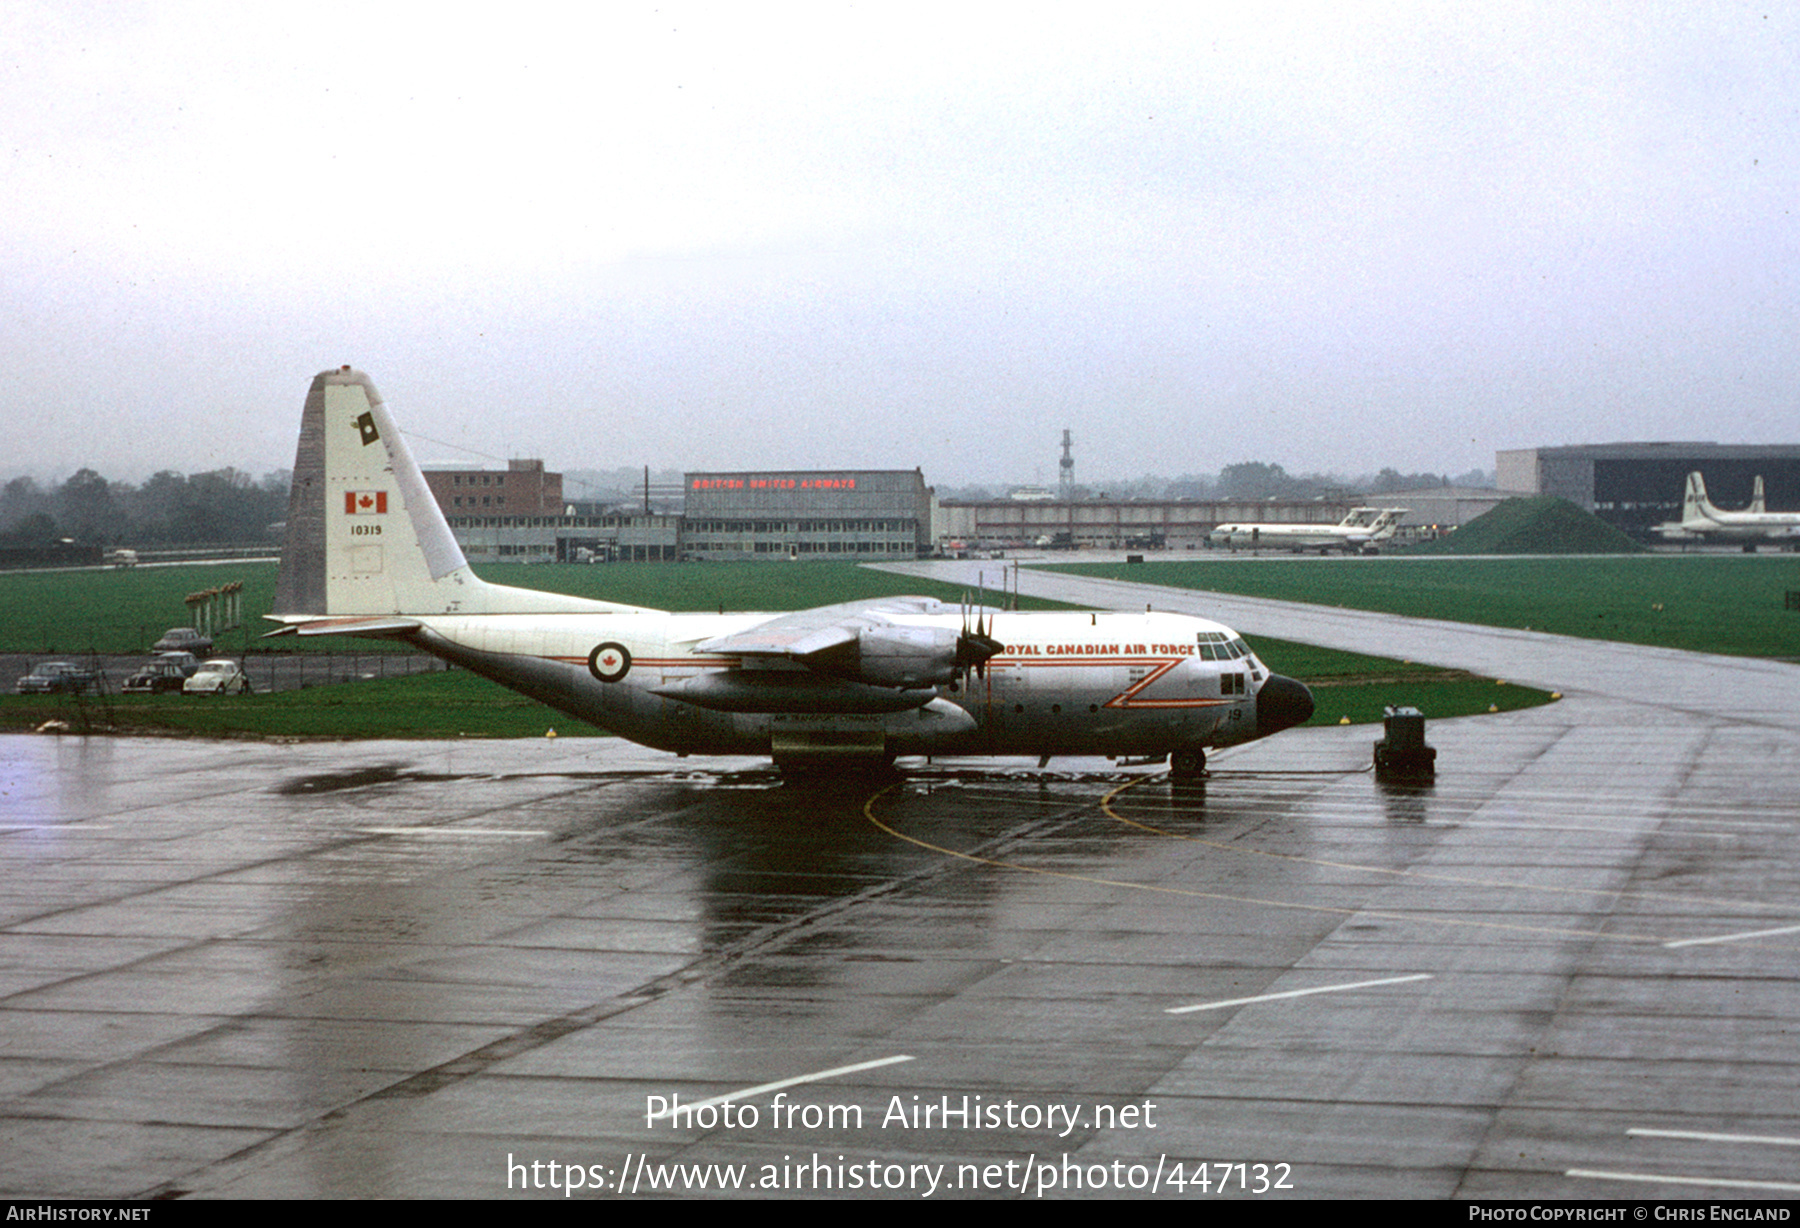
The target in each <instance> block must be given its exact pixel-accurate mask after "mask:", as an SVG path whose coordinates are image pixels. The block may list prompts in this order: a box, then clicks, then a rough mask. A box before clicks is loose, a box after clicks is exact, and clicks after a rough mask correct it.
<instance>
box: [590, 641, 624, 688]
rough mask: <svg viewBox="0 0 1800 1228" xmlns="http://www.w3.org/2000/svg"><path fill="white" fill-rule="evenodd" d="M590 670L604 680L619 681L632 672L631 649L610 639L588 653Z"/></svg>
mask: <svg viewBox="0 0 1800 1228" xmlns="http://www.w3.org/2000/svg"><path fill="white" fill-rule="evenodd" d="M588 672H589V673H590V674H592V675H593V676H594V677H596V678H598V679H599V680H600V681H602V682H617V681H618V680H619V679H621V678H623V677H624V676H625V675H626V674H628V673H630V672H631V650H630V649H628V648H626V647H625V645H623V644H615V643H613V642H612V641H611V640H608V641H607V642H606V643H604V644H600V645H597V646H596V647H595V648H594V651H592V652H590V653H588Z"/></svg>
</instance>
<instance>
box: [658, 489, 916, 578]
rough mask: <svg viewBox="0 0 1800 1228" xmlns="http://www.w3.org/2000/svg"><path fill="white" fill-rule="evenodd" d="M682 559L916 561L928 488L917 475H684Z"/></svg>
mask: <svg viewBox="0 0 1800 1228" xmlns="http://www.w3.org/2000/svg"><path fill="white" fill-rule="evenodd" d="M683 485H684V491H685V499H686V504H685V507H686V514H685V518H684V524H683V531H682V550H683V555H684V557H686V558H692V559H707V560H713V561H719V562H724V561H729V560H733V559H756V558H770V557H775V558H790V559H795V560H806V559H843V558H852V559H856V560H858V561H859V562H865V563H866V562H881V561H894V560H898V559H914V558H918V557H919V556H920V555H922V554H926V553H929V551H930V548H931V506H932V494H931V488H930V487H929V486H927V485H925V478H924V475H923V474H921V473H920V472H919V470H917V469H855V470H850V469H845V470H836V469H833V470H806V471H794V472H765V473H689V474H688V475H687V476H686V480H685V482H684V484H683Z"/></svg>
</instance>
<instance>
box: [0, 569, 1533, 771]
mask: <svg viewBox="0 0 1800 1228" xmlns="http://www.w3.org/2000/svg"><path fill="white" fill-rule="evenodd" d="M478 570H479V571H480V573H481V575H482V576H483V578H485V579H488V580H491V581H493V582H495V583H501V584H515V585H518V586H520V587H527V588H541V589H547V590H550V591H554V592H566V593H571V594H574V595H577V596H584V597H598V598H604V599H607V600H612V601H623V602H627V603H630V604H633V605H644V606H651V607H655V608H659V609H676V610H716V609H720V608H723V609H725V610H728V611H729V610H745V609H765V610H790V609H805V608H808V607H811V606H817V605H827V604H831V603H833V602H839V601H852V600H859V599H865V598H874V597H883V596H892V595H894V594H897V593H908V592H913V593H919V592H922V593H926V594H929V595H934V596H938V597H941V598H944V599H945V600H949V601H956V600H958V599H960V597H961V596H962V590H961V589H959V588H956V587H954V586H951V585H944V584H933V583H929V582H925V581H920V580H917V579H913V578H909V577H904V576H895V575H889V574H887V573H885V572H876V571H869V570H866V569H864V568H861V567H858V566H856V565H855V564H852V563H806V564H793V563H741V564H738V563H733V564H693V565H685V566H674V567H671V566H669V565H667V564H657V563H642V564H615V565H612V566H606V567H583V566H545V565H538V566H525V565H520V564H515V565H511V566H506V565H501V566H484V567H481V568H479V569H478ZM1143 570H1144V569H1143V568H1136V569H1133V575H1134V578H1140V573H1142V572H1143ZM226 580H240V581H242V582H243V584H244V594H245V595H244V611H245V613H246V614H247V615H250V616H252V625H251V626H250V627H247V628H245V629H244V630H242V631H238V632H233V633H231V634H230V635H227V636H225V637H223V638H222V640H221V643H220V646H219V648H218V649H217V651H219V652H220V653H221V654H233V653H241V652H242V651H243V648H244V646H245V645H251V644H257V641H256V639H255V638H254V637H255V636H256V635H258V634H260V631H261V620H260V619H259V618H255V616H256V615H258V614H260V613H261V612H262V611H263V610H265V609H267V608H268V605H269V603H270V601H271V600H272V599H273V596H274V591H275V568H274V566H273V565H271V564H258V565H232V566H229V567H182V568H140V569H136V570H131V571H107V572H63V573H49V574H33V575H0V629H3V630H0V637H4V642H0V650H5V651H12V652H29V653H34V654H42V653H47V652H50V651H55V652H59V653H71V654H72V653H74V652H79V651H85V650H86V649H87V648H88V646H89V645H90V644H91V645H93V647H94V649H95V650H96V651H100V652H105V653H133V652H140V651H143V650H144V649H145V648H147V646H148V644H149V642H150V641H151V640H153V639H154V638H155V637H156V636H157V635H159V634H161V632H162V631H163V630H164V629H165V628H167V627H170V626H174V625H178V624H179V623H180V622H182V621H183V619H182V614H183V613H184V612H185V608H186V607H185V606H184V605H183V603H182V598H183V597H184V596H185V595H186V594H187V593H189V592H192V591H195V590H196V589H199V588H207V587H212V586H214V585H217V584H220V583H223V582H224V581H226ZM1021 604H1022V605H1023V606H1025V607H1026V608H1032V607H1038V608H1051V607H1053V605H1054V603H1050V602H1033V601H1030V600H1026V601H1024V602H1022V603H1021ZM52 611H61V612H62V617H60V618H58V617H54V616H52V613H51V612H52ZM72 637H73V638H72ZM273 643H276V644H278V645H279V646H280V647H282V648H283V649H288V648H303V649H305V650H310V651H331V650H333V649H336V650H339V651H342V650H344V649H346V648H348V647H352V646H354V645H355V643H356V642H355V641H346V642H344V643H335V642H333V641H330V640H314V641H309V642H307V643H306V644H304V645H298V644H296V643H295V641H294V640H293V639H292V638H291V637H290V638H288V639H284V640H281V641H274V642H273ZM1253 644H1254V646H1255V647H1256V650H1257V652H1258V654H1259V655H1260V656H1261V657H1262V658H1263V660H1264V661H1265V662H1266V663H1267V664H1268V665H1269V667H1270V668H1272V669H1274V670H1276V671H1278V672H1281V673H1285V674H1288V675H1290V676H1292V677H1297V678H1300V679H1301V680H1302V681H1305V682H1307V683H1308V684H1309V685H1312V686H1313V687H1314V688H1315V694H1316V696H1317V699H1318V713H1317V715H1315V717H1314V718H1313V723H1314V724H1336V723H1337V722H1338V721H1339V720H1340V718H1341V717H1343V716H1349V717H1350V719H1351V720H1352V721H1353V722H1355V723H1362V722H1365V721H1373V720H1379V719H1380V717H1381V713H1382V708H1383V706H1384V705H1385V704H1399V703H1411V704H1416V705H1418V706H1420V707H1421V708H1422V709H1423V710H1425V711H1426V712H1427V713H1429V714H1430V715H1432V716H1434V717H1441V716H1455V715H1467V714H1470V713H1478V712H1486V711H1487V710H1488V708H1489V705H1490V704H1497V705H1498V707H1499V708H1500V709H1501V710H1506V709H1510V708H1515V707H1522V706H1526V705H1528V704H1531V703H1542V702H1545V700H1546V699H1547V698H1548V696H1546V695H1544V694H1543V693H1542V692H1537V691H1532V690H1530V689H1528V688H1525V687H1502V686H1497V685H1496V684H1495V683H1494V682H1493V681H1492V680H1489V679H1477V678H1473V677H1470V676H1468V675H1463V674H1456V673H1454V672H1446V671H1443V670H1433V669H1425V668H1423V667H1417V666H1409V665H1405V664H1403V663H1401V662H1398V661H1390V660H1385V659H1383V658H1379V657H1364V656H1358V655H1357V654H1354V653H1343V652H1334V651H1332V650H1330V649H1322V648H1313V647H1310V646H1307V645H1302V644H1291V643H1285V642H1283V641H1279V640H1272V639H1256V640H1254V641H1253ZM71 645H73V647H71ZM258 646H259V647H268V646H269V642H264V643H262V644H260V645H258ZM47 720H60V721H63V722H65V723H66V724H68V725H69V726H70V727H71V728H75V729H108V728H110V729H122V730H134V731H141V732H146V733H187V734H196V735H211V736H230V735H240V736H260V737H432V738H436V737H457V736H465V735H467V736H487V737H539V736H542V735H543V733H544V732H545V730H546V729H549V728H552V727H554V728H555V729H556V730H557V732H558V733H559V734H563V735H571V734H592V733H595V732H597V731H596V730H594V729H592V728H590V727H587V726H585V725H582V724H581V723H580V722H577V721H571V720H569V719H567V718H565V717H562V716H560V715H559V714H557V713H554V712H551V711H550V710H549V709H547V708H544V707H542V706H540V705H538V704H536V703H533V702H532V701H530V700H527V699H524V698H522V697H520V696H518V695H515V694H513V693H512V692H510V691H507V690H505V689H503V688H501V687H498V686H495V685H494V684H492V683H489V682H486V681H483V680H481V679H479V678H476V677H473V676H472V675H469V674H466V673H463V672H461V671H452V672H450V673H434V674H425V675H419V676H415V677H410V678H397V679H386V680H381V681H365V682H357V683H350V684H343V685H338V686H328V687H314V688H311V689H308V690H303V691H293V692H284V693H281V694H277V695H252V696H248V697H232V698H228V699H220V698H210V697H209V698H199V697H195V698H187V697H183V696H178V695H161V696H118V697H113V698H110V699H95V698H81V699H76V698H70V697H67V696H43V697H38V696H20V695H3V696H0V728H4V729H30V728H36V727H37V726H39V725H41V724H42V723H43V722H45V721H47Z"/></svg>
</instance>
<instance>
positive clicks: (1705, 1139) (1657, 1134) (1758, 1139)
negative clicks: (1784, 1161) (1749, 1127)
mask: <svg viewBox="0 0 1800 1228" xmlns="http://www.w3.org/2000/svg"><path fill="white" fill-rule="evenodd" d="M1625 1133H1626V1134H1634V1135H1637V1136H1638V1137H1639V1138H1684V1139H1692V1140H1694V1141H1695V1142H1701V1143H1762V1144H1765V1145H1767V1146H1770V1147H1800V1138H1785V1137H1783V1136H1782V1135H1779V1134H1714V1133H1712V1132H1710V1131H1707V1130H1651V1129H1648V1128H1646V1127H1640V1126H1633V1127H1632V1128H1631V1129H1629V1130H1627V1131H1625Z"/></svg>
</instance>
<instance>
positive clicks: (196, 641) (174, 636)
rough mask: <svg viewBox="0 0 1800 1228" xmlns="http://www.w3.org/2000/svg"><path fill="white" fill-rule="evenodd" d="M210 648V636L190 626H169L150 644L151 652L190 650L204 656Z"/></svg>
mask: <svg viewBox="0 0 1800 1228" xmlns="http://www.w3.org/2000/svg"><path fill="white" fill-rule="evenodd" d="M212 650H213V642H212V637H211V636H207V635H201V634H200V633H199V632H198V631H196V630H194V629H193V628H192V627H170V628H169V629H168V630H167V631H165V632H163V637H162V638H161V639H160V640H157V641H156V643H154V644H152V645H150V651H151V652H191V653H193V654H194V655H195V656H196V657H204V656H205V655H206V654H207V653H209V652H211V651H212Z"/></svg>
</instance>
